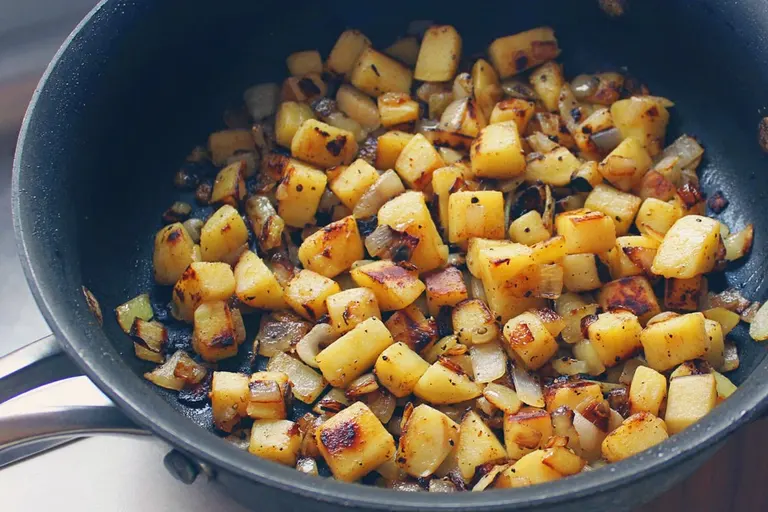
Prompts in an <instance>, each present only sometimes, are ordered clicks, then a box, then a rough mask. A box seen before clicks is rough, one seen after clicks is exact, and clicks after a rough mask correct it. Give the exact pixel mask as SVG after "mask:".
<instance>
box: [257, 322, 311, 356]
mask: <svg viewBox="0 0 768 512" xmlns="http://www.w3.org/2000/svg"><path fill="white" fill-rule="evenodd" d="M308 332H309V323H307V322H304V321H302V320H296V321H291V320H289V319H287V318H275V317H273V316H271V315H269V316H265V317H262V320H261V325H260V326H259V332H258V334H257V335H256V340H257V342H258V344H259V355H262V356H265V357H272V356H274V355H275V354H278V353H280V352H287V351H289V350H291V348H292V347H293V346H294V345H295V344H297V343H298V342H299V340H301V339H302V338H303V337H304V336H305V335H306V334H307V333H308Z"/></svg>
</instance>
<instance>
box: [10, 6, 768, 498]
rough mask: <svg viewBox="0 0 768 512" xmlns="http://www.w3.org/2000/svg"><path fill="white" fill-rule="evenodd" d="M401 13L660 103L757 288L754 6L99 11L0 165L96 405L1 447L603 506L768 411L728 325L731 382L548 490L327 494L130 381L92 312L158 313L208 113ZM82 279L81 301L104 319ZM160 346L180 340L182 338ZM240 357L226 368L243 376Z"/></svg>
mask: <svg viewBox="0 0 768 512" xmlns="http://www.w3.org/2000/svg"><path fill="white" fill-rule="evenodd" d="M411 20H436V21H438V22H440V23H449V24H453V25H455V26H456V27H457V28H458V29H459V32H460V33H461V34H462V36H463V38H464V45H465V49H466V50H465V53H466V54H471V53H472V52H475V51H482V50H483V49H484V48H485V47H486V46H487V44H488V43H489V41H490V40H491V39H492V38H493V37H498V36H501V35H506V34H511V33H515V32H518V31H521V30H525V29H528V28H531V27H535V26H539V25H551V26H553V27H554V28H555V29H556V32H557V35H558V38H559V40H560V42H561V47H562V48H564V52H563V55H562V60H563V62H564V63H565V69H566V72H568V73H569V74H571V75H572V74H573V73H575V72H582V71H600V70H609V69H617V68H623V67H626V68H627V69H628V70H629V71H630V72H631V73H632V74H633V75H635V76H638V77H640V78H641V79H642V80H643V81H644V82H645V83H647V84H648V85H649V87H650V89H651V91H653V92H654V93H655V94H658V95H662V96H666V97H669V98H672V99H673V100H674V101H675V102H676V107H675V108H674V111H673V115H672V123H671V125H670V127H669V136H670V140H671V139H672V138H674V137H676V136H678V135H679V134H682V133H689V134H692V135H695V136H696V137H697V138H698V139H699V140H701V141H702V142H703V144H704V145H705V147H706V156H705V161H704V162H703V165H702V168H701V169H702V172H701V176H702V183H703V188H704V190H705V192H707V193H712V192H713V191H715V190H722V191H723V193H724V194H725V196H726V197H727V198H728V199H729V200H730V206H729V207H728V208H727V209H726V210H725V212H724V213H723V214H722V215H721V218H722V220H723V221H725V222H726V223H727V224H728V225H729V226H731V227H732V228H740V227H741V226H742V225H743V224H744V223H746V222H748V221H751V222H754V223H755V226H756V237H755V240H756V241H755V245H754V248H753V250H752V255H751V256H750V257H749V258H748V260H747V261H746V262H745V263H743V264H741V265H737V266H734V267H733V268H729V269H728V271H727V272H726V273H725V275H724V276H723V278H722V280H721V281H722V282H720V283H718V284H719V285H720V286H725V285H731V286H736V287H738V288H740V289H741V290H742V292H743V293H744V294H745V296H747V297H750V298H753V299H755V300H764V299H765V298H766V293H765V291H766V281H765V279H764V275H765V270H766V268H765V267H766V264H767V263H766V261H767V260H766V254H768V252H767V251H768V212H766V209H765V205H766V178H765V177H764V175H763V174H762V172H763V170H764V167H765V166H766V164H768V160H767V157H766V155H764V154H763V153H762V152H761V150H760V149H759V147H758V144H757V137H756V135H757V134H756V130H757V125H758V122H759V120H760V119H761V118H762V117H763V116H764V115H765V110H764V109H765V103H764V102H765V100H766V96H765V95H766V93H765V91H766V90H768V38H766V34H768V5H766V3H765V2H764V1H762V0H750V1H748V0H741V1H738V2H736V1H729V0H686V1H683V0H680V1H672V0H666V1H655V0H644V1H642V2H639V1H638V2H634V3H632V4H631V5H630V7H629V9H628V10H627V12H626V14H625V15H624V16H620V17H616V18H611V17H609V16H607V15H605V13H603V12H602V11H601V10H600V9H599V8H598V6H597V2H596V1H594V0H579V1H573V0H571V1H567V0H552V1H549V0H548V1H524V0H520V1H517V2H504V3H498V2H490V1H482V0H475V1H473V2H471V3H469V4H464V3H459V2H450V1H445V0H443V1H441V2H432V1H420V2H412V1H401V0H388V1H387V2H386V3H382V4H379V3H369V2H360V1H357V2H350V1H339V2H308V1H303V0H296V1H294V3H292V4H285V3H284V2H271V1H265V2H257V1H255V0H242V1H237V0H219V1H218V2H215V3H213V2H209V1H206V0H163V1H155V2H138V1H133V0H112V1H105V2H102V3H100V4H99V5H98V6H97V7H96V8H95V9H94V10H93V11H92V12H91V13H90V14H89V15H88V16H87V18H86V19H85V20H84V21H83V22H82V23H81V24H80V26H79V27H78V28H77V29H76V30H75V32H74V33H73V34H72V35H71V36H70V38H69V39H68V40H67V42H66V43H65V44H64V46H63V47H62V49H61V50H60V51H59V53H58V54H57V56H56V57H55V59H54V61H53V63H52V64H51V65H50V67H49V69H48V71H47V72H46V74H45V76H44V77H43V79H42V81H41V83H40V85H39V87H38V89H37V91H36V93H35V96H34V98H33V100H32V103H31V106H30V108H29V111H28V112H27V116H26V119H25V122H24V126H23V128H22V132H21V136H20V138H19V144H18V153H17V155H16V160H15V164H14V178H13V214H14V223H15V229H16V234H17V240H18V249H19V253H20V257H21V259H22V261H23V264H24V267H25V270H26V274H27V278H28V280H29V283H30V286H31V288H32V291H33V292H34V294H35V296H36V298H37V301H38V304H39V305H40V308H41V310H42V312H43V314H44V315H45V317H46V319H47V321H48V323H49V325H50V326H51V329H52V330H53V332H54V334H55V337H56V339H57V341H58V343H59V344H60V346H61V347H63V350H64V351H65V352H66V354H67V356H69V357H70V358H71V359H72V360H73V361H74V362H75V363H76V364H77V367H79V368H80V370H82V371H83V372H84V373H85V374H86V375H87V376H88V377H89V378H90V379H91V380H92V381H93V382H94V383H95V384H96V385H97V386H98V387H99V388H100V389H101V390H102V391H103V392H104V393H106V395H108V396H109V398H110V399H111V401H112V402H111V403H106V404H105V403H99V404H97V403H85V404H80V405H79V406H78V407H75V408H59V409H57V411H56V414H51V413H50V412H49V411H46V410H34V409H31V410H27V411H26V412H23V413H19V414H16V415H5V416H3V417H2V423H0V432H1V433H2V434H1V435H0V437H2V439H1V441H2V442H4V443H5V445H6V448H8V447H9V446H10V447H13V448H18V447H19V446H20V444H21V443H22V438H24V437H28V438H31V439H32V440H34V441H35V442H38V443H39V442H41V440H46V439H50V438H59V437H60V436H62V435H72V434H78V435H79V434H88V433H91V432H94V431H95V432H139V431H147V432H151V433H153V434H154V435H156V436H158V437H160V438H162V439H164V440H165V441H166V442H168V443H169V444H170V445H173V446H174V447H175V448H176V449H177V452H176V453H178V454H179V457H181V459H182V460H183V461H187V462H188V463H189V464H190V465H191V466H194V468H197V469H198V470H199V469H200V468H202V469H203V470H205V472H206V474H207V475H209V476H210V477H211V479H212V480H213V481H214V482H216V483H217V484H220V485H224V486H226V487H227V493H228V494H229V495H230V496H232V497H234V498H236V499H237V500H239V501H241V502H243V503H245V504H247V505H250V506H251V507H254V508H255V507H259V508H262V509H263V508H269V509H273V508H278V507H281V508H284V509H288V510H293V509H300V508H303V509H306V508H307V507H311V508H312V509H313V510H337V509H339V508H349V509H361V510H362V509H366V510H384V509H387V510H417V509H418V510H447V509H451V510H454V509H467V510H470V509H471V510H486V511H488V510H511V509H516V510H523V509H525V510H529V509H530V510H563V509H566V508H571V507H574V506H578V507H584V506H586V507H590V509H603V508H607V507H612V509H615V510H623V509H627V508H630V507H632V506H636V505H638V504H640V503H643V502H645V501H647V500H649V499H651V498H652V497H653V496H655V495H656V494H658V493H660V492H662V491H664V490H665V489H667V488H669V487H670V486H672V485H673V484H674V483H676V482H677V481H679V480H681V479H682V478H684V477H685V476H687V475H688V474H690V473H691V472H692V471H693V470H694V469H695V468H696V467H697V466H698V465H699V464H701V463H702V462H703V461H704V460H705V459H706V457H707V456H709V455H710V454H711V453H712V451H713V450H714V449H716V447H717V445H718V443H719V442H720V441H722V440H723V439H724V438H725V436H727V434H728V433H729V432H731V431H733V430H734V429H736V428H737V427H739V426H740V425H742V424H743V423H745V422H746V421H749V420H750V419H751V418H753V417H756V416H758V415H759V414H761V413H762V411H763V410H764V409H766V407H768V398H767V397H768V387H766V386H765V385H764V382H766V381H767V380H768V361H766V360H765V357H764V355H765V354H764V351H763V348H762V347H761V346H759V345H758V344H756V343H754V342H752V341H751V340H750V339H749V338H748V336H747V335H746V331H745V329H744V326H740V327H739V328H738V329H737V330H736V331H734V333H733V335H732V336H733V339H734V340H735V341H736V343H737V344H738V348H739V352H740V355H741V366H740V368H739V369H738V370H737V371H735V372H733V374H731V377H732V378H733V380H734V381H735V382H736V383H738V384H739V385H740V387H739V390H738V391H737V392H736V393H735V394H734V395H733V396H732V397H731V398H729V399H728V400H727V401H726V402H725V403H724V404H722V405H720V406H719V407H717V408H716V409H715V410H714V412H712V413H711V414H709V415H708V416H707V417H706V418H704V419H703V420H702V421H700V422H699V423H697V424H696V425H694V426H692V427H691V428H689V429H687V430H685V431H684V432H683V433H681V434H679V435H676V436H674V437H673V438H672V439H670V440H668V441H666V442H664V443H662V444H660V445H658V446H656V447H654V448H653V449H651V450H648V451H647V452H644V453H642V454H640V455H637V456H635V457H632V458H630V459H628V460H625V461H623V462H620V463H618V464H614V465H610V466H609V467H607V468H603V469H600V470H597V471H592V472H589V473H585V474H580V475H577V476H575V477H571V478H567V479H564V480H561V481H557V482H553V483H548V484H544V485H538V486H533V487H529V488H525V489H515V490H505V491H493V492H486V493H456V494H453V495H439V494H438V495H433V494H427V493H398V492H394V491H388V490H384V489H377V488H372V487H367V486H360V485H352V484H342V483H339V482H336V481H333V480H331V479H318V478H313V477H309V476H305V475H302V474H299V473H297V472H296V471H294V470H293V469H290V468H286V467H282V466H278V465H276V464H273V463H271V462H268V461H265V460H261V459H258V458H256V457H254V456H252V455H249V454H248V453H246V452H243V451H240V450H239V449H237V448H236V447H235V446H232V445H230V444H228V443H226V442H224V441H222V440H221V439H219V438H218V437H217V436H216V435H214V434H213V433H212V432H210V430H209V429H210V410H209V409H206V408H192V407H185V406H183V405H182V404H180V403H179V402H178V401H177V400H176V398H175V397H174V396H173V395H171V394H169V393H166V392H164V391H163V390H161V389H158V388H156V387H153V386H151V385H150V384H149V383H147V382H146V381H145V380H144V379H142V378H141V373H142V372H144V371H146V370H147V369H148V368H147V365H146V363H144V362H142V361H139V360H137V359H136V358H135V357H134V355H133V348H132V343H131V340H130V339H129V338H128V337H126V336H125V334H123V332H122V331H121V330H120V328H119V327H118V325H117V323H116V322H115V321H114V319H113V317H112V315H111V311H112V310H113V308H114V307H115V306H117V305H118V304H120V303H122V302H124V301H125V300H127V299H128V298H130V297H133V296H135V295H137V294H139V293H142V292H146V291H148V290H149V291H150V292H151V294H152V298H153V301H154V302H155V304H156V305H157V306H158V310H160V309H161V308H162V305H163V302H164V301H167V300H168V291H167V290H162V289H158V288H155V287H154V286H153V284H152V282H151V263H150V262H151V250H152V237H153V234H154V233H155V231H156V230H157V229H159V227H160V219H159V217H160V213H161V212H163V211H164V210H165V209H166V208H167V207H168V206H169V204H170V202H171V201H172V200H173V199H175V198H176V197H177V194H178V192H177V191H175V190H174V189H173V187H172V176H173V173H174V172H175V170H176V169H177V168H178V166H179V165H180V163H181V162H182V161H183V157H184V155H185V154H186V153H187V152H188V151H189V149H190V148H191V147H192V146H194V145H195V144H200V143H204V141H205V140H206V137H207V134H208V133H209V132H211V131H213V130H215V129H220V128H222V127H223V125H222V121H221V113H222V111H224V109H225V108H227V107H229V106H231V105H235V104H237V103H238V102H239V101H240V94H241V92H242V91H243V90H244V89H245V88H246V87H248V86H249V85H252V84H254V83H260V82H264V81H276V80H279V79H280V78H281V77H282V76H283V75H284V65H285V64H284V57H285V56H286V55H287V54H289V53H291V52H293V51H297V50H303V49H307V48H318V49H319V50H320V51H321V52H323V53H324V54H327V52H328V51H329V50H330V48H331V46H332V44H333V42H334V40H335V38H336V36H337V35H338V34H339V33H340V32H341V31H342V30H344V29H345V28H348V27H355V28H359V29H361V30H362V31H363V32H365V33H366V34H367V35H368V36H369V37H370V38H371V39H372V40H373V42H374V45H376V46H379V47H382V46H384V45H387V44H389V43H390V42H391V41H392V40H393V39H394V37H395V36H396V35H399V34H401V33H402V32H403V31H404V30H405V27H406V26H407V24H408V22H409V21H411ZM82 286H86V287H88V288H89V289H90V290H91V291H92V292H93V293H94V295H95V296H96V297H97V298H98V299H99V301H100V303H101V307H102V309H103V311H104V314H105V319H104V325H103V327H101V326H100V325H99V323H98V322H97V321H96V320H95V319H94V316H93V315H92V314H91V312H90V311H89V309H88V307H87V305H86V303H85V300H84V297H83V293H82V290H81V287H82ZM249 332H250V334H249V336H253V331H249ZM174 339H176V340H181V341H179V343H183V342H184V333H183V332H182V331H178V332H176V334H174ZM55 347H56V345H55V344H54V343H53V341H52V340H50V339H49V340H45V341H43V342H41V343H38V344H36V345H32V346H31V347H30V348H28V349H25V350H23V351H22V352H21V353H18V354H16V355H15V356H12V357H11V358H10V359H6V360H5V361H2V362H0V376H3V375H4V376H5V379H4V382H3V383H2V385H0V389H3V390H5V391H4V392H3V393H4V396H3V397H0V400H1V399H3V398H7V397H8V396H10V395H11V394H15V393H16V392H18V391H23V390H25V389H28V388H30V387H32V386H33V385H38V384H41V383H44V382H47V381H50V380H53V379H54V378H55V377H61V376H62V375H54V373H53V371H52V370H51V369H50V368H51V366H50V364H49V363H50V361H51V358H52V357H54V358H55V357H59V358H60V357H61V356H60V355H56V354H57V350H56V348H55ZM246 358H247V355H245V354H243V357H242V358H241V359H239V360H237V361H230V362H228V363H227V365H226V368H229V369H237V368H241V369H242V368H246V366H247V360H246ZM63 373H65V374H67V373H75V372H74V371H72V372H66V371H64V372H63ZM17 400H23V397H22V398H20V399H17ZM17 400H14V402H16V401H17ZM12 403H13V402H12ZM187 462H184V464H186V463H187Z"/></svg>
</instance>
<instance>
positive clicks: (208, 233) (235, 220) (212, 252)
mask: <svg viewBox="0 0 768 512" xmlns="http://www.w3.org/2000/svg"><path fill="white" fill-rule="evenodd" d="M247 243H248V228H247V227H246V225H245V221H243V218H242V217H240V214H239V213H238V211H237V210H236V209H234V208H233V207H232V206H230V205H228V204H225V205H224V206H222V207H221V208H219V209H218V210H216V212H215V213H214V214H213V215H211V218H209V219H208V221H207V222H206V223H205V224H204V225H203V229H202V230H201V231H200V250H201V252H202V256H203V259H204V260H205V261H226V260H227V259H229V257H230V256H232V255H233V254H236V256H237V257H239V256H240V253H239V252H238V251H241V248H242V247H243V245H245V244H247ZM235 261H237V260H236V259H235Z"/></svg>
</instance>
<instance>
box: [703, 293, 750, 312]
mask: <svg viewBox="0 0 768 512" xmlns="http://www.w3.org/2000/svg"><path fill="white" fill-rule="evenodd" d="M751 304H752V301H750V300H747V299H745V298H744V296H743V295H742V294H741V293H739V291H737V290H734V289H733V288H730V289H728V290H725V291H724V292H720V293H710V294H709V307H711V308H725V309H727V310H728V311H733V312H734V313H738V314H741V313H743V312H744V311H745V310H746V309H747V308H748V307H749V306H750V305H751Z"/></svg>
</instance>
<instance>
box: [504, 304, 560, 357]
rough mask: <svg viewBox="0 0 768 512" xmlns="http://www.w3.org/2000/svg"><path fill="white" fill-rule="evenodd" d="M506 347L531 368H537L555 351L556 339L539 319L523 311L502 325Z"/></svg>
mask: <svg viewBox="0 0 768 512" xmlns="http://www.w3.org/2000/svg"><path fill="white" fill-rule="evenodd" d="M504 341H505V342H506V349H507V350H508V351H511V352H514V354H515V355H517V356H518V357H519V358H520V359H521V360H522V361H523V362H524V363H525V365H526V366H527V367H528V368H529V369H531V370H537V369H539V368H541V367H542V366H544V364H546V363H547V361H549V360H550V359H551V358H552V356H553V355H555V352H557V341H555V338H554V337H553V336H552V334H551V333H550V332H549V330H547V327H546V326H545V325H544V324H543V323H542V321H541V319H540V318H539V317H538V316H537V315H535V314H533V313H523V314H522V315H519V316H517V317H515V318H513V319H512V320H510V321H509V322H507V323H506V324H505V325H504Z"/></svg>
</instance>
